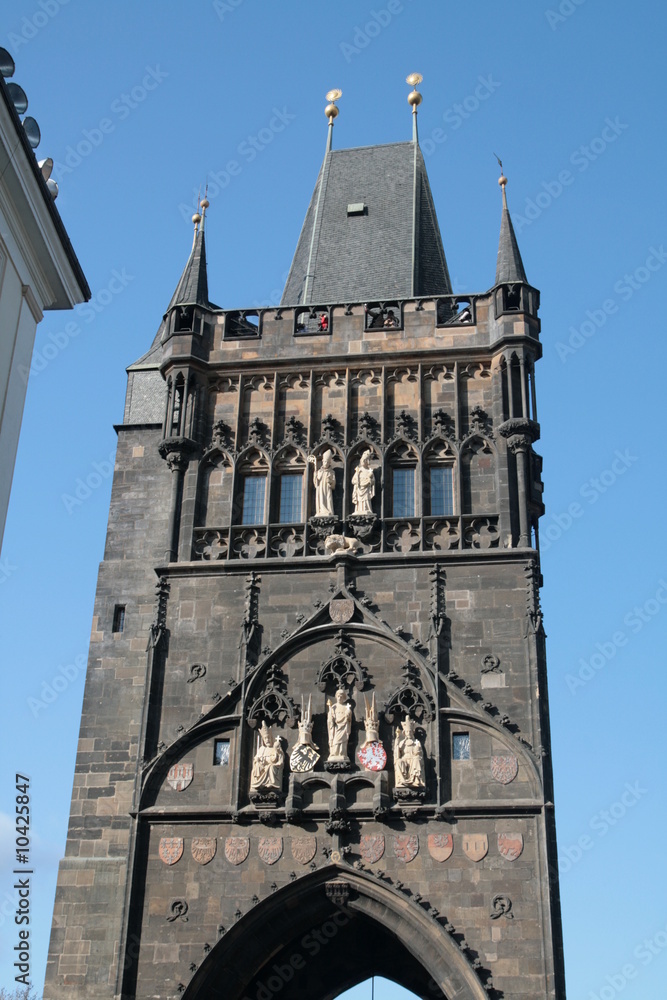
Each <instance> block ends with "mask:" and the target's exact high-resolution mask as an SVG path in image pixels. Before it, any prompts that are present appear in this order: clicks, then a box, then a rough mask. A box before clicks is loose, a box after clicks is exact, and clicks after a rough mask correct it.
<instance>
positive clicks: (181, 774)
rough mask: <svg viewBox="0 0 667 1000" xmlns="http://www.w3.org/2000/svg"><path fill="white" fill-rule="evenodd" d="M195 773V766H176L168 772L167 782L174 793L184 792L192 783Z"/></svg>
mask: <svg viewBox="0 0 667 1000" xmlns="http://www.w3.org/2000/svg"><path fill="white" fill-rule="evenodd" d="M194 773H195V767H194V764H174V765H173V767H170V768H169V770H168V771H167V781H168V782H169V784H170V785H171V787H172V788H173V789H174V791H176V792H182V791H183V790H184V789H186V788H187V787H188V785H189V784H190V782H191V781H192V778H193V777H194Z"/></svg>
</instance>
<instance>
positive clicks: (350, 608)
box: [329, 598, 354, 625]
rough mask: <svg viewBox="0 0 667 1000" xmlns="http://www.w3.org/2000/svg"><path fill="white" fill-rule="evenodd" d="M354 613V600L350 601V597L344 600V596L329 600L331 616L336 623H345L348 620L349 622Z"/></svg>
mask: <svg viewBox="0 0 667 1000" xmlns="http://www.w3.org/2000/svg"><path fill="white" fill-rule="evenodd" d="M353 614H354V601H350V600H349V599H347V600H343V599H342V598H339V599H338V600H335V601H329V617H330V618H331V621H332V622H335V623H336V625H344V624H345V623H346V622H349V620H350V618H351V617H352V615H353Z"/></svg>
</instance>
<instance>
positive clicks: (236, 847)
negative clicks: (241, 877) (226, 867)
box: [225, 837, 250, 865]
mask: <svg viewBox="0 0 667 1000" xmlns="http://www.w3.org/2000/svg"><path fill="white" fill-rule="evenodd" d="M249 852H250V840H249V838H248V837H227V839H226V840H225V857H226V858H227V860H228V861H231V863H232V864H233V865H240V864H243V862H244V861H245V859H246V858H247V857H248V854H249Z"/></svg>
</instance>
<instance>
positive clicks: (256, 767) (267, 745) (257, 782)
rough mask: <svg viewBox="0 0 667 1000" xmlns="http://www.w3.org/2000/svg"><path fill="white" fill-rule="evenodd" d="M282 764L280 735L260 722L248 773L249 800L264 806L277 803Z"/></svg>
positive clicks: (283, 763)
mask: <svg viewBox="0 0 667 1000" xmlns="http://www.w3.org/2000/svg"><path fill="white" fill-rule="evenodd" d="M284 766H285V752H284V750H283V747H282V737H280V736H274V734H273V728H272V727H271V726H267V724H266V722H262V727H261V730H260V732H259V735H258V737H257V749H256V750H255V756H254V758H253V762H252V772H251V775H250V801H251V802H253V803H254V804H255V805H262V806H264V807H265V808H266V807H275V806H277V805H278V802H279V799H280V797H281V793H282V790H283V769H284Z"/></svg>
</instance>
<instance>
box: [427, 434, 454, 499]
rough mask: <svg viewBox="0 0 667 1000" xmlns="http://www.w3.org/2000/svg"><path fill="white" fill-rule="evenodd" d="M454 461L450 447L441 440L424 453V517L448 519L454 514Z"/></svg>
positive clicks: (446, 442)
mask: <svg viewBox="0 0 667 1000" xmlns="http://www.w3.org/2000/svg"><path fill="white" fill-rule="evenodd" d="M454 460H455V456H454V452H453V450H452V447H451V445H450V444H449V442H448V441H445V440H442V439H440V440H438V441H435V442H434V443H433V444H431V445H430V446H429V448H428V449H427V450H426V451H425V452H424V482H423V491H424V516H425V517H449V516H451V515H453V514H455V513H456V489H455V481H454Z"/></svg>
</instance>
